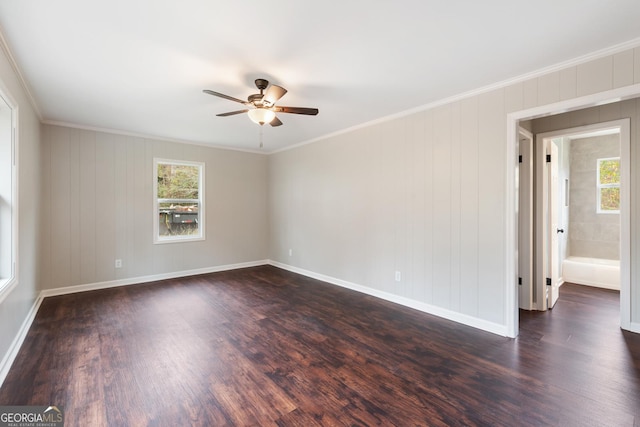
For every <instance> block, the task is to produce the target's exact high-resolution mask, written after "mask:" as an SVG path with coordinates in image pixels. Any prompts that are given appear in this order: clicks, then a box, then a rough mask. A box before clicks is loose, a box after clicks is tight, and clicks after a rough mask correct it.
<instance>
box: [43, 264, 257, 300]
mask: <svg viewBox="0 0 640 427" xmlns="http://www.w3.org/2000/svg"><path fill="white" fill-rule="evenodd" d="M267 264H269V261H268V260H261V261H250V262H242V263H238V264H227V265H219V266H215V267H206V268H198V269H194V270H183V271H175V272H171V273H162V274H153V275H149V276H140V277H132V278H129V279H120V280H109V281H106V282H97V283H87V284H84V285H75V286H65V287H62V288H55V289H45V290H44V291H42V292H40V297H42V298H46V297H53V296H57V295H67V294H74V293H77V292H87V291H95V290H99V289H108V288H115V287H118V286H129V285H138V284H141V283H149V282H157V281H160V280H167V279H177V278H180V277H188V276H197V275H199V274H208V273H218V272H220V271H228V270H237V269H240V268H248V267H257V266H260V265H267Z"/></svg>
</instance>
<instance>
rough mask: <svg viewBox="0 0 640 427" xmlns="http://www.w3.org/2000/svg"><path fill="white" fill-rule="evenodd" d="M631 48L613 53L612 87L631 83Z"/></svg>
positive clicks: (632, 56)
mask: <svg viewBox="0 0 640 427" xmlns="http://www.w3.org/2000/svg"><path fill="white" fill-rule="evenodd" d="M633 61H634V55H633V50H626V51H624V52H620V53H617V54H615V55H613V87H614V88H618V87H623V86H629V85H632V84H633Z"/></svg>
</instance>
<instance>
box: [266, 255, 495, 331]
mask: <svg viewBox="0 0 640 427" xmlns="http://www.w3.org/2000/svg"><path fill="white" fill-rule="evenodd" d="M269 264H270V265H272V266H274V267H278V268H281V269H283V270H287V271H291V272H293V273H297V274H301V275H303V276H307V277H311V278H312V279H317V280H321V281H323V282H326V283H329V284H332V285H336V286H340V287H343V288H346V289H351V290H353V291H357V292H361V293H363V294H366V295H370V296H373V297H376V298H380V299H383V300H385V301H390V302H393V303H396V304H400V305H402V306H405V307H409V308H413V309H415V310H419V311H422V312H424V313H428V314H432V315H434V316H437V317H441V318H443V319H447V320H451V321H453V322H457V323H461V324H463V325H466V326H470V327H473V328H476V329H481V330H483V331H487V332H491V333H494V334H497V335H501V336H506V335H507V329H506V327H505V326H504V325H500V324H498V323H493V322H488V321H486V320H482V319H478V318H477V317H472V316H468V315H466V314H462V313H458V312H455V311H451V310H447V309H444V308H441V307H437V306H434V305H431V304H426V303H423V302H420V301H416V300H413V299H410V298H406V297H402V296H398V295H395V294H391V293H388V292H384V291H379V290H377V289H373V288H370V287H367V286H363V285H358V284H356V283H352V282H348V281H346V280H341V279H337V278H335V277H331V276H326V275H324V274H320V273H315V272H313V271H309V270H305V269H302V268H298V267H294V266H291V265H288V264H283V263H281V262H277V261H272V260H270V261H269Z"/></svg>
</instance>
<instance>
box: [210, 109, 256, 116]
mask: <svg viewBox="0 0 640 427" xmlns="http://www.w3.org/2000/svg"><path fill="white" fill-rule="evenodd" d="M247 111H249V110H238V111H229V112H228V113H220V114H216V116H218V117H227V116H235V115H236V114H242V113H246V112H247Z"/></svg>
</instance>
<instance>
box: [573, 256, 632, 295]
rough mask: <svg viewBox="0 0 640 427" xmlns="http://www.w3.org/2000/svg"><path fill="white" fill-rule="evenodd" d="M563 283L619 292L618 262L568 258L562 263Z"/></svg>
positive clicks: (613, 260)
mask: <svg viewBox="0 0 640 427" xmlns="http://www.w3.org/2000/svg"><path fill="white" fill-rule="evenodd" d="M562 279H563V280H564V281H565V282H570V283H577V284H579V285H589V286H596V287H598V288H606V289H617V290H620V261H618V260H615V259H600V258H584V257H574V256H570V257H568V258H567V259H565V260H564V261H562Z"/></svg>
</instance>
